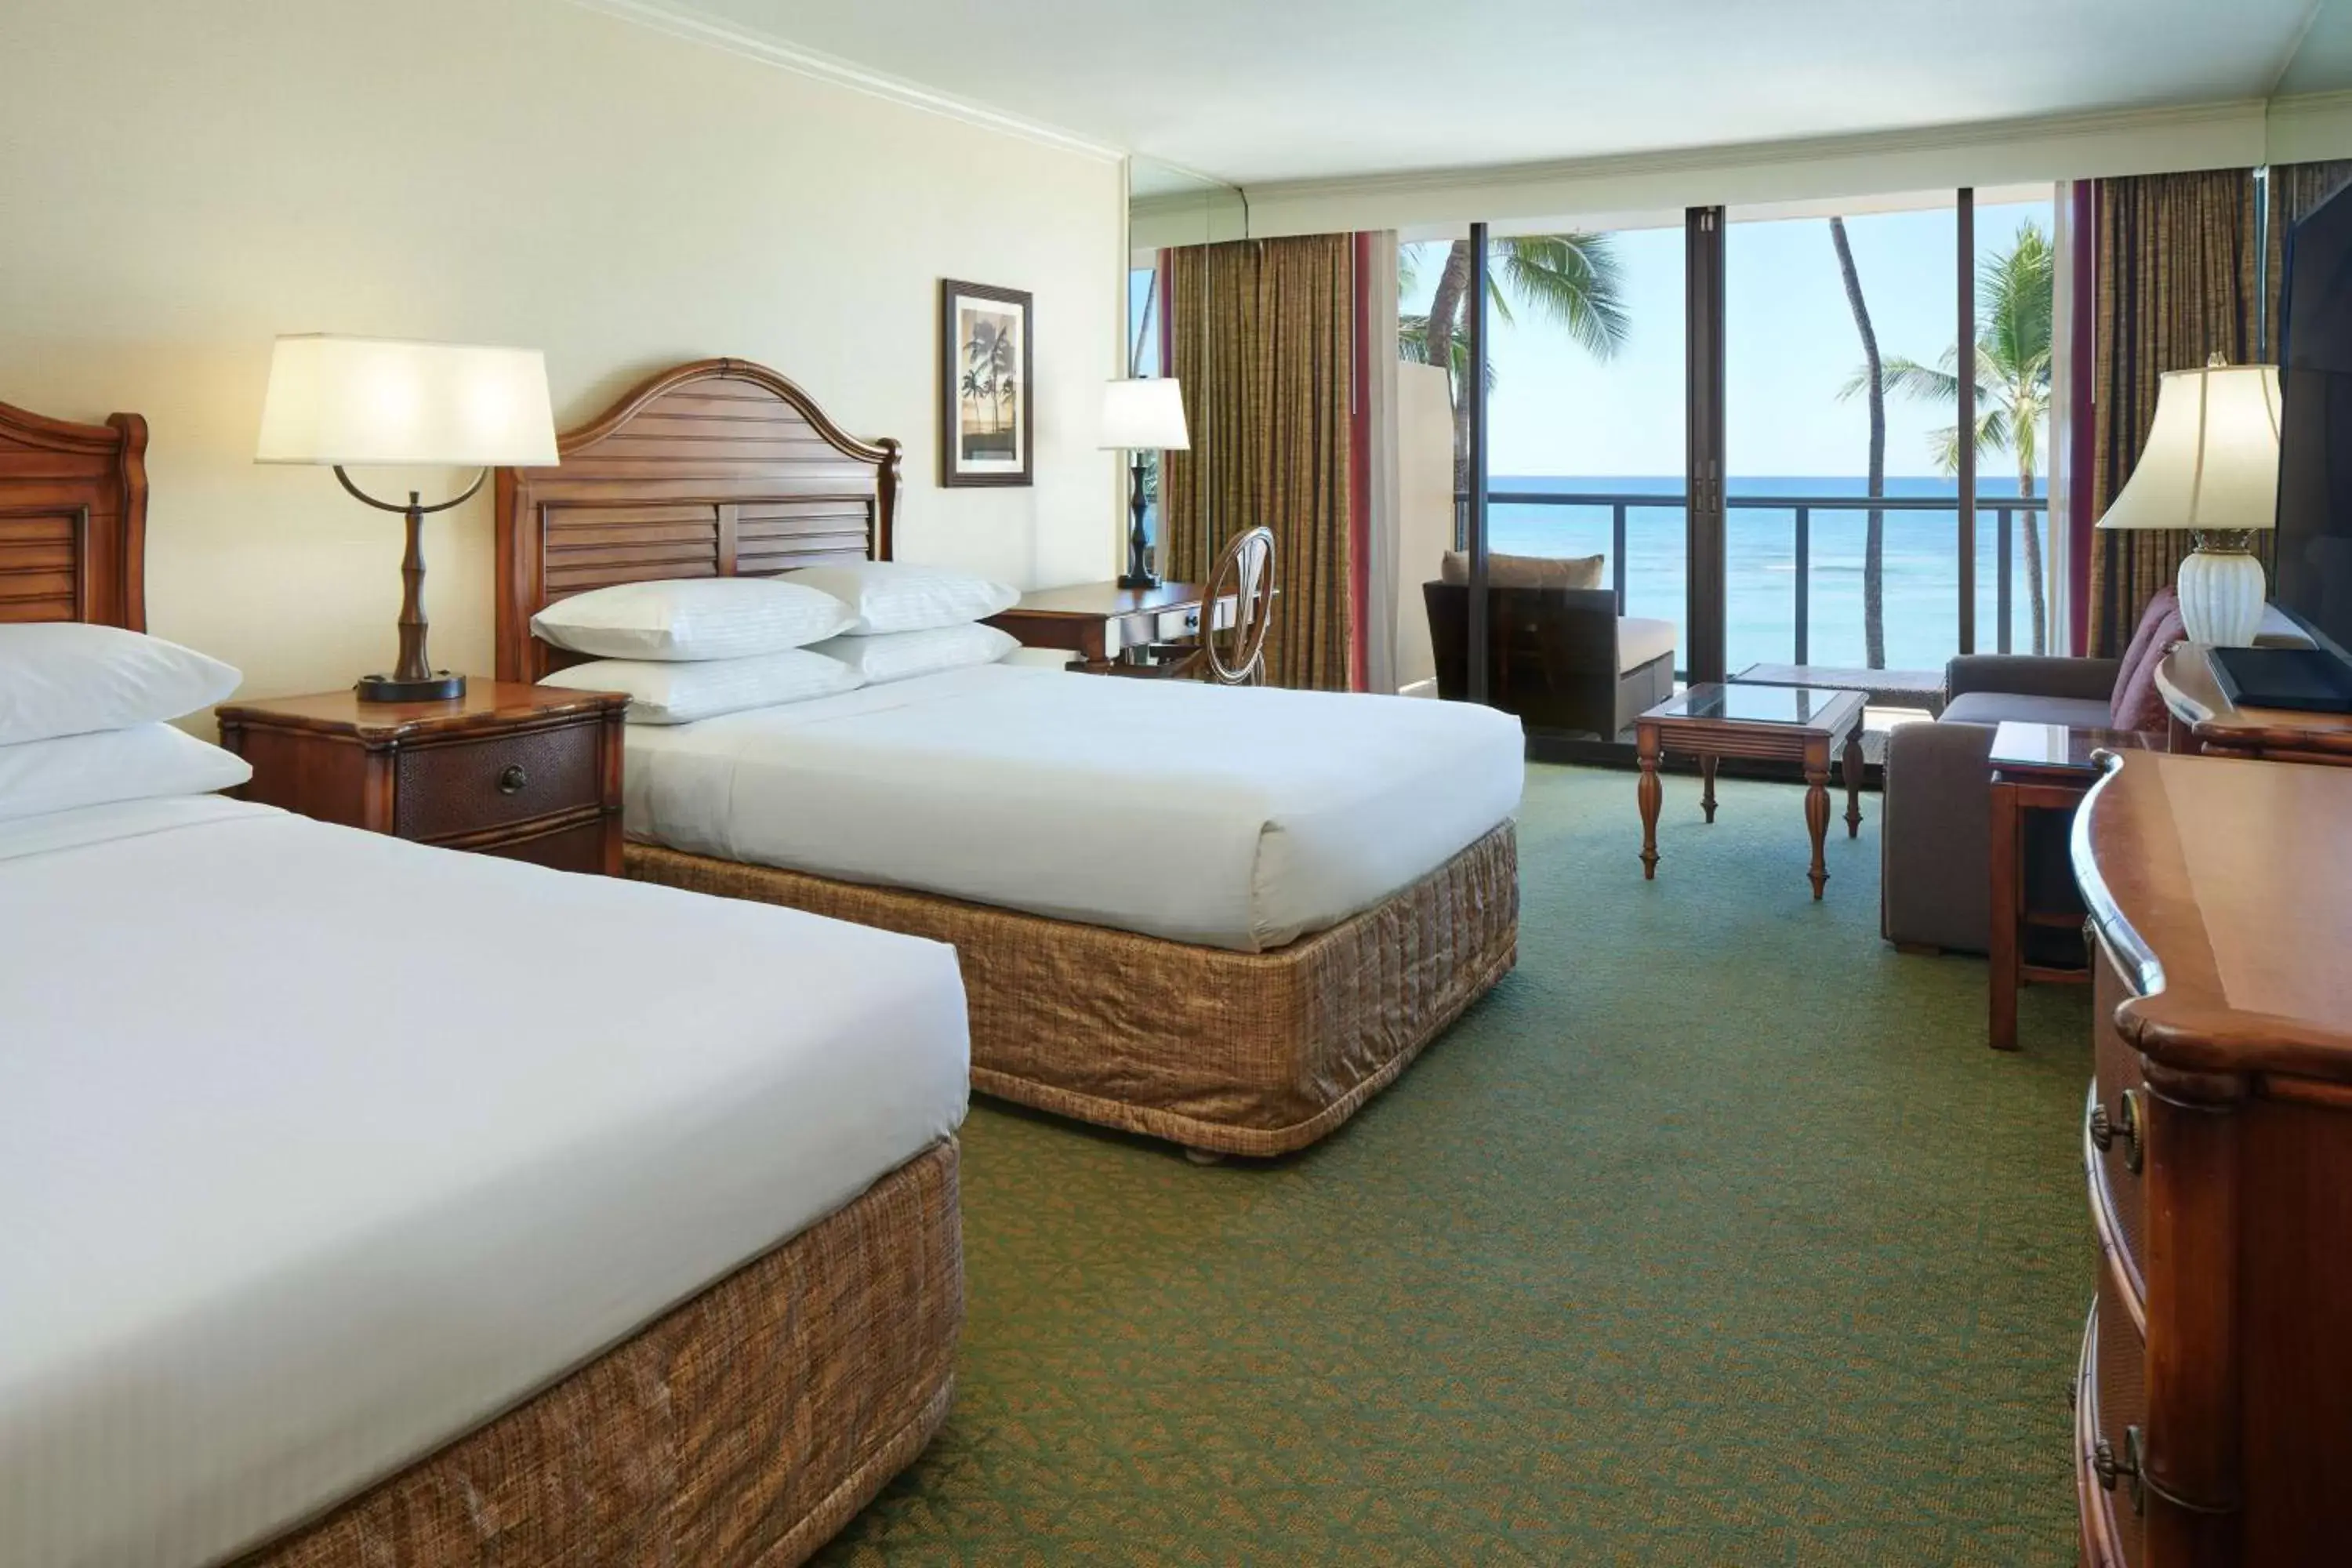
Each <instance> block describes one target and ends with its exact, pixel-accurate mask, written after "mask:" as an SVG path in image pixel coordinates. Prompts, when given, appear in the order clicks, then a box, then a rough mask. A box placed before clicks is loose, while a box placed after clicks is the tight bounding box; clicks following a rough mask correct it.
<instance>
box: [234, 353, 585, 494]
mask: <svg viewBox="0 0 2352 1568" xmlns="http://www.w3.org/2000/svg"><path fill="white" fill-rule="evenodd" d="M254 458H255V460H256V461H257V462H263V463H340V464H348V465H352V466H360V465H378V464H381V465H385V466H394V465H401V464H431V465H435V466H437V467H446V468H493V467H496V466H498V465H499V464H504V463H512V464H517V465H520V466H528V467H541V468H544V467H546V466H548V465H550V464H551V463H553V462H554V461H555V415H554V411H553V409H552V408H551V406H550V405H549V402H548V396H547V361H546V358H545V356H544V355H542V354H541V353H540V352H539V351H538V350H537V349H503V348H480V347H475V346H472V345H469V344H463V343H420V342H402V341H400V340H397V339H393V338H341V337H331V336H328V335H325V334H320V333H314V334H310V335H306V336H300V337H284V338H279V339H278V346H277V349H276V351H275V352H274V353H272V354H271V355H270V359H269V391H268V395H266V396H265V397H264V398H263V399H262V404H261V439H260V441H259V443H258V445H257V449H256V451H255V453H254Z"/></svg>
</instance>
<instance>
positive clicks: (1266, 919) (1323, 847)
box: [625, 665, 1527, 952]
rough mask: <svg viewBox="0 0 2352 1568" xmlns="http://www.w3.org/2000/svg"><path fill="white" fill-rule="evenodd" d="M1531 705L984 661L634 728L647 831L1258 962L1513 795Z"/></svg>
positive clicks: (677, 845)
mask: <svg viewBox="0 0 2352 1568" xmlns="http://www.w3.org/2000/svg"><path fill="white" fill-rule="evenodd" d="M1525 752H1526V744H1525V740H1524V738H1523V735H1522V733H1521V731H1520V728H1519V721H1517V719H1515V718H1512V717H1511V716H1509V715H1507V714H1504V713H1498V712H1496V711H1495V710H1492V709H1487V708H1480V707H1473V706H1470V705H1468V704H1465V703H1451V702H1447V703H1440V702H1431V701H1426V700H1418V699H1412V698H1402V697H1366V696H1346V695H1339V694H1334V693H1325V692H1309V691H1284V690H1275V689H1263V688H1233V687H1216V686H1209V685H1203V684H1201V683H1197V682H1192V681H1160V680H1123V679H1108V678H1104V677H1083V676H1073V675H1066V674H1063V673H1060V672H1058V671H1053V670H1042V669H1036V668H1024V667H1021V666H1008V665H983V666H981V667H979V668H972V669H960V670H953V671H950V672H948V673H945V674H941V675H932V676H925V677H922V678H921V679H915V680H905V681H897V682H893V683H891V684H889V685H887V686H876V687H868V688H866V689H863V690H859V691H853V692H848V693H846V694H845V695H843V696H839V697H828V698H820V699H818V700H814V701H811V702H798V703H793V704H791V705H789V706H786V707H779V708H762V709H755V710H750V711H747V712H741V713H730V714H728V715H726V716H724V717H722V718H717V719H706V720H703V721H700V722H699V723H695V724H684V725H677V726H672V727H667V728H656V727H653V726H648V725H642V724H633V725H631V726H629V731H628V746H627V756H628V763H627V784H626V791H625V800H626V822H627V826H628V831H629V832H630V834H631V835H632V836H633V837H639V838H644V839H648V840H651V841H653V842H655V843H658V844H664V845H667V846H668V847H671V848H674V849H681V850H686V851H688V852H691V853H695V854H701V855H711V856H716V857H719V858H722V859H729V860H743V861H751V862H756V863H758V864H761V865H768V866H780V867H784V868H790V869H793V870H799V871H806V872H811V873H813V874H815V875H818V876H824V877H832V878H836V879H843V880H846V881H853V882H865V883H869V884H880V885H884V886H889V887H899V888H911V889H920V890H923V891H926V892H932V893H943V894H947V895H949V896H950V897H954V898H961V899H969V900H974V901H976V902H980V903H986V904H993V905H996V906H999V907H1001V908H1005V909H1014V910H1027V911H1029V912H1031V913H1034V914H1041V915H1050V916H1052V917H1054V918H1055V919H1059V920H1069V921H1087V922H1088V923H1091V924H1096V925H1104V926H1112V927H1117V928H1119V929H1122V930H1126V931H1140V932H1143V933H1144V934H1146V935H1150V936H1161V937H1169V938H1172V939H1173V940H1175V941H1178V942H1195V943H1200V944H1202V945H1206V946H1213V947H1223V948H1232V949H1236V950H1238V951H1241V952H1261V951H1265V950H1267V949H1271V948H1276V947H1280V946H1282V945H1283V944H1284V943H1286V942H1291V941H1293V940H1295V939H1296V938H1297V937H1298V936H1300V935H1301V934H1303V933H1305V932H1308V931H1318V930H1320V929H1322V928H1323V927H1326V926H1329V925H1332V924H1335V923H1337V922H1338V921H1341V920H1344V919H1346V918H1347V917H1348V916H1349V915H1350V914H1353V913H1355V912H1356V911H1357V910H1362V909H1366V908H1369V907H1370V906H1371V905H1373V904H1376V903H1378V902H1380V901H1381V900H1382V899H1385V898H1387V897H1388V896H1389V895H1391V893H1394V892H1396V891H1397V890H1398V889H1402V888H1404V887H1407V886H1410V885H1411V884H1412V882H1413V881H1415V880H1417V879H1419V878H1421V877H1423V876H1424V875H1426V874H1427V873H1428V872H1430V871H1432V870H1434V869H1435V868H1437V867H1439V866H1441V865H1444V863H1445V861H1446V860H1448V859H1449V858H1452V857H1453V856H1454V855H1455V854H1456V853H1458V852H1459V851H1460V850H1461V849H1463V848H1464V847H1465V846H1467V845H1469V844H1471V843H1473V842H1475V840H1477V839H1478V838H1479V837H1482V836H1483V835H1484V834H1486V832H1487V831H1488V830H1490V829H1492V828H1493V827H1494V826H1496V824H1498V823H1500V822H1502V821H1504V820H1505V819H1507V818H1508V817H1510V816H1513V815H1514V814H1515V813H1517V810H1518V805H1519V797H1520V794H1521V791H1522V788H1523V787H1524V785H1525V783H1526V773H1527V769H1526V762H1525Z"/></svg>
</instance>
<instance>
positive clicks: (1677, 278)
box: [1130, 201, 2052, 489]
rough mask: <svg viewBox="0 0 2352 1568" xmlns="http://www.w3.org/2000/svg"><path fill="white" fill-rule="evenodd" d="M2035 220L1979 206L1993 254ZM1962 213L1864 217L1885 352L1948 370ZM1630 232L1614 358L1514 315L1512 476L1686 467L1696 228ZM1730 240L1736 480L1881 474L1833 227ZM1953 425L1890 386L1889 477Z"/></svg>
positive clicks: (1497, 459)
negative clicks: (1859, 392)
mask: <svg viewBox="0 0 2352 1568" xmlns="http://www.w3.org/2000/svg"><path fill="white" fill-rule="evenodd" d="M2029 218H2031V219H2032V220H2033V221H2035V222H2037V223H2039V224H2040V225H2041V226H2042V231H2043V232H2044V233H2048V232H2049V231H2050V228H2051V223H2052V216H2051V205H2050V203H2048V202H2046V201H2043V202H2025V203H2002V204H1999V205H1994V204H1990V203H1988V204H1985V205H1980V206H1979V207H1978V208H1977V255H1978V258H1979V260H1980V261H1981V260H1982V259H1983V258H1986V257H1989V256H1992V255H1996V254H1999V253H2000V252H2001V251H2004V250H2006V249H2008V248H2009V247H2010V246H2011V244H2012V243H2013V242H2014V241H2015V239H2016V237H2017V231H2018V226H2019V225H2020V224H2021V223H2023V222H2025V221H2026V220H2028V219H2029ZM1956 222H1957V220H1956V218H1955V216H1954V213H1953V210H1952V209H1951V208H1950V207H1948V206H1945V207H1930V208H1925V209H1920V210H1916V211H1911V212H1891V213H1864V214H1862V215H1860V216H1854V217H1851V218H1848V219H1847V220H1846V237H1847V238H1848V239H1849V240H1850V241H1851V242H1852V244H1853V257H1854V268H1855V270H1856V271H1857V272H1858V273H1859V274H1860V276H1861V279H1862V289H1863V297H1864V300H1865V301H1866V302H1867V303H1868V305H1869V307H1870V314H1871V322H1872V325H1873V327H1874V329H1875V331H1876V332H1877V334H1878V344H1879V352H1880V353H1882V354H1884V355H1885V356H1887V357H1889V358H1892V357H1895V356H1896V355H1905V356H1908V357H1910V358H1912V359H1916V360H1922V361H1926V362H1927V363H1935V362H1936V360H1937V358H1938V357H1939V356H1940V355H1941V354H1942V353H1943V352H1944V351H1945V350H1946V349H1948V348H1949V347H1950V346H1951V344H1952V338H1953V331H1952V329H1953V313H1954V310H1953V286H1954V281H1955V279H1954V276H1953V270H1954V269H1953V267H1952V246H1953V238H1954V236H1955V234H1956V232H1957V231H1956V227H1955V225H1956ZM1612 243H1613V244H1614V246H1615V248H1616V251H1617V256H1618V259H1619V262H1620V265H1621V268H1622V276H1623V295H1624V302H1625V306H1626V310H1627V313H1628V314H1629V316H1630V317H1631V318H1632V326H1633V330H1632V333H1631V335H1630V336H1629V338H1628V339H1627V341H1626V343H1625V345H1624V347H1623V348H1622V349H1621V350H1620V351H1619V352H1618V353H1617V355H1616V357H1615V358H1614V359H1612V360H1611V361H1609V362H1607V363H1601V362H1599V361H1596V360H1594V359H1593V358H1592V357H1591V355H1590V354H1588V353H1585V352H1584V351H1583V350H1582V349H1580V348H1579V347H1578V346H1577V345H1576V344H1575V343H1574V342H1572V341H1570V338H1569V337H1568V335H1567V333H1566V332H1565V331H1562V330H1561V329H1559V327H1557V326H1554V325H1552V324H1550V323H1549V322H1546V321H1539V320H1538V319H1537V318H1536V317H1534V316H1533V315H1532V314H1530V313H1528V312H1526V311H1521V312H1519V316H1518V321H1517V324H1516V325H1504V324H1502V323H1501V322H1500V321H1497V322H1496V331H1495V342H1494V345H1493V348H1492V351H1491V352H1492V355H1493V359H1494V363H1495V393H1494V396H1493V398H1492V400H1491V401H1490V402H1489V404H1488V405H1487V406H1488V410H1489V413H1490V416H1491V418H1492V421H1493V423H1492V424H1491V426H1489V428H1488V432H1487V440H1488V444H1489V450H1490V454H1491V457H1490V462H1491V465H1492V467H1491V471H1492V472H1493V473H1494V474H1496V475H1497V476H1525V475H1550V476H1574V477H1592V478H1599V477H1610V478H1631V477H1637V476H1648V475H1663V476H1673V477H1677V478H1679V477H1680V476H1681V474H1682V471H1683V442H1684V430H1683V231H1682V229H1681V228H1680V227H1679V226H1673V227H1666V228H1648V229H1631V230H1626V231H1623V232H1621V233H1619V234H1616V235H1614V236H1612ZM1726 248H1727V276H1726V279H1725V289H1724V297H1725V307H1726V313H1727V318H1728V321H1727V327H1728V338H1727V344H1726V354H1725V374H1726V380H1727V395H1728V402H1727V406H1726V411H1725V435H1726V437H1727V440H1728V441H1729V443H1730V448H1731V449H1730V453H1729V458H1730V464H1729V468H1730V472H1731V474H1732V475H1733V476H1734V477H1743V476H1757V477H1762V476H1768V475H1802V476H1809V477H1816V478H1826V477H1832V476H1840V475H1856V476H1858V475H1861V474H1863V473H1864V472H1865V471H1867V468H1868V461H1869V442H1870V416H1869V409H1868V405H1867V404H1866V403H1865V401H1864V399H1863V398H1861V397H1859V396H1856V397H1853V398H1851V399H1846V400H1841V399H1840V398H1839V396H1838V392H1839V389H1840V388H1841V387H1843V385H1844V384H1845V382H1846V381H1847V379H1848V378H1849V377H1850V376H1852V375H1853V373H1854V371H1855V369H1856V368H1857V367H1859V366H1860V365H1861V363H1862V346H1861V340H1860V339H1859V338H1858V337H1857V336H1856V335H1855V332H1854V326H1853V311H1852V310H1850V309H1849V308H1848V307H1847V304H1846V299H1845V286H1844V283H1843V281H1842V280H1841V279H1840V278H1839V275H1838V266H1837V253H1836V251H1835V249H1834V248H1832V245H1831V243H1830V227H1829V223H1828V221H1827V220H1826V219H1823V218H1818V217H1812V218H1788V219H1776V220H1772V221H1751V222H1742V221H1740V219H1739V215H1738V209H1737V208H1735V209H1733V211H1732V223H1731V228H1730V233H1729V235H1728V237H1727V247H1726ZM1423 257H1424V258H1425V260H1424V263H1423V266H1422V267H1421V268H1419V270H1420V273H1421V276H1420V278H1419V279H1418V287H1417V288H1416V289H1412V290H1409V291H1408V292H1407V294H1406V296H1405V298H1404V299H1403V300H1402V310H1404V311H1405V312H1406V313H1408V314H1410V313H1413V312H1423V311H1426V310H1428V308H1429V296H1430V293H1431V291H1432V290H1433V289H1435V288H1436V286H1437V269H1438V267H1439V265H1440V264H1441V262H1442V261H1443V259H1444V252H1443V250H1442V249H1441V248H1440V247H1434V246H1432V247H1426V248H1425V249H1424V250H1423ZM1149 279H1150V273H1149V272H1148V271H1146V272H1137V273H1135V274H1133V276H1132V279H1131V282H1132V285H1133V286H1132V288H1131V289H1130V303H1131V310H1136V311H1139V310H1141V309H1142V308H1143V301H1144V295H1145V289H1146V285H1147V282H1148V280H1149ZM1130 319H1132V316H1131V317H1130ZM1156 347H1157V345H1156V344H1155V343H1153V342H1150V341H1149V340H1148V339H1147V342H1146V343H1145V345H1144V350H1145V363H1143V364H1142V365H1140V366H1139V373H1140V374H1147V375H1149V374H1157V365H1156V363H1152V362H1154V361H1156V359H1157V354H1156V352H1155V351H1156ZM1950 423H1951V415H1950V413H1949V412H1948V409H1946V408H1938V407H1935V406H1932V405H1927V404H1925V403H1921V402H1918V401H1916V400H1914V399H1910V398H1906V397H1901V396H1889V397H1888V399H1887V404H1886V471H1887V472H1888V473H1889V474H1891V475H1896V476H1911V475H1916V476H1932V475H1935V474H1936V472H1937V469H1936V465H1935V459H1934V458H1933V456H1932V452H1931V448H1930V446H1929V443H1928V434H1929V432H1930V431H1932V430H1935V429H1937V428H1938V427H1940V426H1947V425H1949V424H1950ZM2010 461H2011V459H2009V458H2007V457H2006V456H2005V455H2004V456H1998V457H1988V458H1986V459H1985V461H1984V463H1983V473H1982V476H1981V479H1980V481H1979V482H1980V483H1981V484H1982V485H1983V486H1984V488H1986V489H1992V488H1995V486H1996V485H1998V484H1999V483H2000V476H2003V475H2005V474H2006V472H2007V469H2008V466H2009V463H2010Z"/></svg>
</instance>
